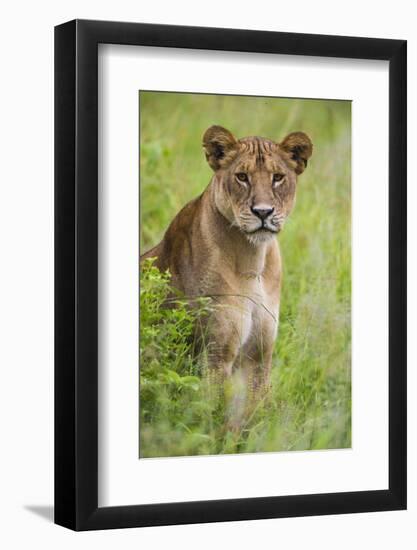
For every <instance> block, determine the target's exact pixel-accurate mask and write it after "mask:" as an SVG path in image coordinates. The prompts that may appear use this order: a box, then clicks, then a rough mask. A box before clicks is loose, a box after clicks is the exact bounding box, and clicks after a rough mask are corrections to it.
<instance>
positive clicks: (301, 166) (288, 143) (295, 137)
mask: <svg viewBox="0 0 417 550" xmlns="http://www.w3.org/2000/svg"><path fill="white" fill-rule="evenodd" d="M279 146H280V147H281V149H283V150H284V151H286V152H287V153H289V154H290V155H291V159H292V160H293V161H294V162H295V173H296V174H301V173H302V172H304V170H305V169H306V167H307V161H308V159H309V158H310V157H311V155H312V153H313V144H312V143H311V139H310V138H309V137H308V135H307V134H304V132H293V133H291V134H288V136H287V137H286V138H285V139H284V140H283V141H282V142H281V143H280V144H279Z"/></svg>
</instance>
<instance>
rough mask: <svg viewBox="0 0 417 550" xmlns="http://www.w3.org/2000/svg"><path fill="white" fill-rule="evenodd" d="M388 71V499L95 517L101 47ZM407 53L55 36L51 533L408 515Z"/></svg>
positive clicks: (378, 45)
mask: <svg viewBox="0 0 417 550" xmlns="http://www.w3.org/2000/svg"><path fill="white" fill-rule="evenodd" d="M103 43H104V44H106V43H107V44H108V43H111V44H123V45H143V46H159V47H169V48H193V49H203V50H212V51H213V52H214V51H216V50H223V51H239V52H258V53H270V54H290V55H303V56H321V57H338V58H355V59H374V60H387V61H388V62H389V488H388V489H387V490H377V491H358V492H348V493H334V494H306V495H296V496H272V497H261V498H242V499H230V500H216V501H200V502H182V503H168V504H149V505H137V506H117V507H99V506H98V498H97V494H98V446H97V441H98V439H97V434H98V408H97V405H98V391H97V388H98V350H97V335H98V329H97V326H98V316H97V307H98V291H97V277H98V250H97V247H98V152H97V146H98V132H97V128H98V108H97V105H98V64H97V63H98V62H97V53H98V44H103ZM406 45H407V44H406V41H404V40H387V39H374V38H354V37H342V36H322V35H311V34H292V33H280V32H264V31H249V30H236V29H218V28H197V27H181V26H165V25H149V24H142V23H118V22H107V21H85V20H74V21H70V22H68V23H64V24H62V25H59V26H57V27H56V28H55V523H57V524H59V525H63V526H65V527H68V528H70V529H74V530H77V531H78V530H92V529H108V528H123V527H140V526H152V525H170V524H183V523H201V522H215V521H236V520H249V519H261V518H280V517H289V516H309V515H323V514H341V513H353V512H371V511H386V510H403V509H405V508H406V113H407V108H406Z"/></svg>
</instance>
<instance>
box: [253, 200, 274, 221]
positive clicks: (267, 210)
mask: <svg viewBox="0 0 417 550" xmlns="http://www.w3.org/2000/svg"><path fill="white" fill-rule="evenodd" d="M251 210H252V212H253V213H254V214H255V216H257V217H258V218H260V219H261V220H266V218H267V217H268V216H270V215H271V214H272V212H273V211H274V208H273V207H272V208H271V207H270V206H269V205H267V204H258V205H255V206H252V207H251Z"/></svg>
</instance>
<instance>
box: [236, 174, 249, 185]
mask: <svg viewBox="0 0 417 550" xmlns="http://www.w3.org/2000/svg"><path fill="white" fill-rule="evenodd" d="M236 177H237V179H238V181H240V182H241V183H248V181H249V180H248V175H247V174H245V172H238V173H237V174H236Z"/></svg>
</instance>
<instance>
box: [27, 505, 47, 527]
mask: <svg viewBox="0 0 417 550" xmlns="http://www.w3.org/2000/svg"><path fill="white" fill-rule="evenodd" d="M24 509H25V510H28V511H29V512H32V514H36V515H37V516H39V517H41V518H43V519H46V521H48V522H50V523H53V521H54V507H53V506H37V505H33V506H32V505H30V506H24Z"/></svg>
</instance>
